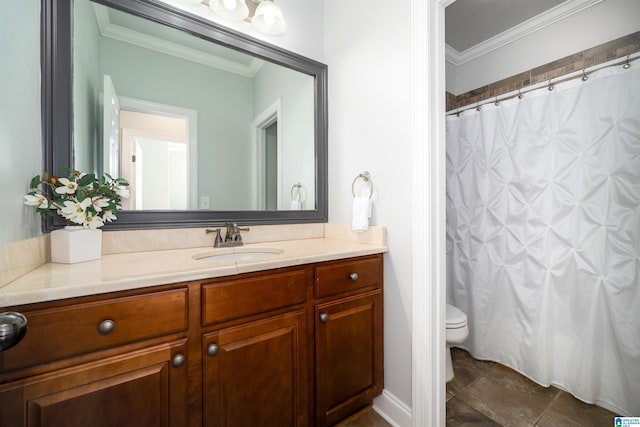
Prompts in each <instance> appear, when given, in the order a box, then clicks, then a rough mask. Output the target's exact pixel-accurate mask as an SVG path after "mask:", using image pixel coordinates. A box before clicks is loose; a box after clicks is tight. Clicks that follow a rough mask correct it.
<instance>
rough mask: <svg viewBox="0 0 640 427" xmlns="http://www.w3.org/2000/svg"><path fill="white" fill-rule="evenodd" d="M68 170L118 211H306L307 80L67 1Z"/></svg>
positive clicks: (309, 184)
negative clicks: (113, 201)
mask: <svg viewBox="0 0 640 427" xmlns="http://www.w3.org/2000/svg"><path fill="white" fill-rule="evenodd" d="M73 19H74V34H73V67H74V68H73V76H74V77H73V105H74V107H73V114H74V117H73V119H74V120H73V123H74V129H73V133H74V137H73V139H74V144H73V149H74V159H75V160H74V161H75V165H74V166H75V168H76V169H78V170H82V171H95V172H97V173H102V172H108V173H109V174H111V175H112V176H121V177H123V178H126V179H127V180H128V181H129V182H130V184H131V187H130V195H131V197H130V198H129V199H128V200H127V205H125V206H124V208H125V209H126V210H208V209H211V210H215V211H225V210H227V211H231V210H233V211H245V210H298V209H301V210H313V209H316V201H315V200H314V194H315V188H316V182H315V177H316V171H315V151H314V150H315V145H314V138H315V127H314V126H315V122H314V117H315V116H314V114H315V109H314V105H315V99H314V96H315V86H314V84H315V83H314V76H311V75H307V74H304V73H301V72H298V71H295V70H292V69H289V68H285V67H283V66H280V65H277V64H274V63H271V62H268V61H264V60H262V59H259V58H257V57H252V56H249V55H247V54H244V53H241V52H239V51H236V50H233V49H228V48H225V47H223V46H220V45H217V44H214V43H211V42H209V41H206V40H204V39H200V38H198V37H195V36H192V35H190V34H188V33H185V32H182V31H179V30H176V29H174V28H170V27H167V26H164V25H161V24H158V23H155V22H152V21H150V20H146V19H143V18H140V17H137V16H134V15H131V14H128V13H124V12H122V11H119V10H116V9H113V8H109V7H107V6H104V5H102V4H98V3H94V2H91V1H89V0H75V2H74V17H73Z"/></svg>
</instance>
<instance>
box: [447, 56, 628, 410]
mask: <svg viewBox="0 0 640 427" xmlns="http://www.w3.org/2000/svg"><path fill="white" fill-rule="evenodd" d="M447 268H448V270H447V274H448V277H447V298H448V301H449V302H450V303H452V304H454V305H456V306H458V307H459V308H460V309H462V310H463V311H464V312H465V313H466V314H467V316H468V320H469V329H470V334H469V338H468V339H467V341H466V342H465V343H464V344H463V345H462V347H464V348H466V349H468V350H469V351H470V352H471V354H472V355H473V356H475V357H476V358H479V359H487V360H493V361H497V362H499V363H502V364H505V365H507V366H510V367H512V368H514V369H515V370H517V371H519V372H521V373H523V374H524V375H526V376H527V377H529V378H531V379H532V380H534V381H536V382H537V383H539V384H542V385H545V386H546V385H550V384H554V385H557V386H559V387H560V388H563V389H565V390H567V391H569V392H571V393H572V394H573V395H575V396H576V397H578V398H579V399H581V400H584V401H586V402H589V403H598V404H600V405H602V406H604V407H607V408H609V409H611V410H613V411H614V412H617V413H618V414H619V415H634V416H640V61H638V62H635V63H633V64H632V66H631V67H630V68H629V69H623V68H622V67H620V66H616V67H612V68H607V69H603V70H600V71H598V72H597V73H594V74H593V75H591V76H590V77H589V79H588V80H587V81H586V82H583V81H582V80H581V79H576V80H573V81H571V82H567V83H562V84H559V85H556V87H555V89H554V90H553V91H549V90H547V89H546V88H544V89H540V90H537V91H534V92H531V93H528V94H526V95H525V96H524V98H523V99H517V98H515V99H512V100H509V101H505V102H503V103H501V104H500V105H499V106H494V105H493V104H489V105H485V106H483V107H482V109H481V111H479V112H478V111H476V110H475V109H474V110H472V111H467V112H464V113H462V114H461V115H460V117H456V116H455V115H454V116H449V117H448V118H447Z"/></svg>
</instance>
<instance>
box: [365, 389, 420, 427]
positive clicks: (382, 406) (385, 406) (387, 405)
mask: <svg viewBox="0 0 640 427" xmlns="http://www.w3.org/2000/svg"><path fill="white" fill-rule="evenodd" d="M373 410H374V411H376V413H377V414H378V415H380V416H381V417H382V418H384V419H385V420H386V421H387V422H388V423H389V424H391V425H392V426H393V427H411V426H412V424H413V421H412V418H411V408H409V407H408V406H407V405H405V404H404V403H403V402H402V401H401V400H400V399H398V398H397V397H395V396H394V395H393V394H391V393H389V392H388V391H387V390H382V394H381V395H380V396H378V397H376V398H375V399H374V400H373Z"/></svg>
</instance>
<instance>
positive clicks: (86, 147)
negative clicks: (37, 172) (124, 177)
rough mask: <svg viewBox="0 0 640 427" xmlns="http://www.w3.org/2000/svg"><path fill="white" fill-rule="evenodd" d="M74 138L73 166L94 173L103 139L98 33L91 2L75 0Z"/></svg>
mask: <svg viewBox="0 0 640 427" xmlns="http://www.w3.org/2000/svg"><path fill="white" fill-rule="evenodd" d="M73 15H74V16H73V23H74V27H73V30H74V32H75V33H77V34H81V35H82V36H81V37H74V46H73V76H74V78H73V105H74V120H73V139H74V153H73V155H74V162H75V165H74V167H75V168H76V169H78V170H80V171H82V172H87V173H88V172H96V166H97V165H98V161H99V157H98V156H99V154H100V153H101V151H100V150H98V143H99V141H101V140H102V135H101V127H100V126H99V124H100V123H102V121H101V118H102V110H101V108H100V99H99V98H98V96H99V94H100V92H101V91H102V75H101V74H100V55H99V53H100V51H99V45H100V32H99V31H98V27H97V23H96V16H95V12H94V10H93V5H92V4H91V3H90V2H83V1H78V2H75V3H74V8H73Z"/></svg>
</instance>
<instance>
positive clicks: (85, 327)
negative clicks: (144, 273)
mask: <svg viewBox="0 0 640 427" xmlns="http://www.w3.org/2000/svg"><path fill="white" fill-rule="evenodd" d="M22 313H23V314H24V315H25V316H27V321H28V323H29V329H28V330H27V333H26V335H25V336H24V338H23V339H22V341H20V343H19V344H18V345H16V346H15V347H13V348H12V349H10V350H8V351H5V352H3V353H2V369H3V370H4V371H10V370H14V369H18V368H24V367H28V366H33V365H37V364H40V363H45V362H50V361H54V360H60V359H63V358H67V357H71V356H76V355H80V354H84V353H88V352H92V351H96V350H101V349H106V348H111V347H114V346H118V345H122V344H128V343H132V342H135V341H141V340H145V339H150V338H155V337H159V336H162V335H167V334H171V333H176V332H180V331H184V330H186V329H187V324H188V322H187V289H186V288H180V289H175V290H169V291H163V292H154V293H150V294H143V295H134V296H127V297H121V298H109V299H108V300H103V301H93V302H88V303H76V304H70V305H68V306H62V307H60V306H59V307H55V308H50V309H40V310H34V311H28V310H27V311H22ZM109 321H111V322H112V323H111V325H112V326H113V327H112V329H111V331H110V332H109V330H108V329H109V328H108V327H107V328H106V329H107V330H104V329H105V326H108V325H109ZM101 328H102V329H103V330H102V332H101V331H100V329H101Z"/></svg>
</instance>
